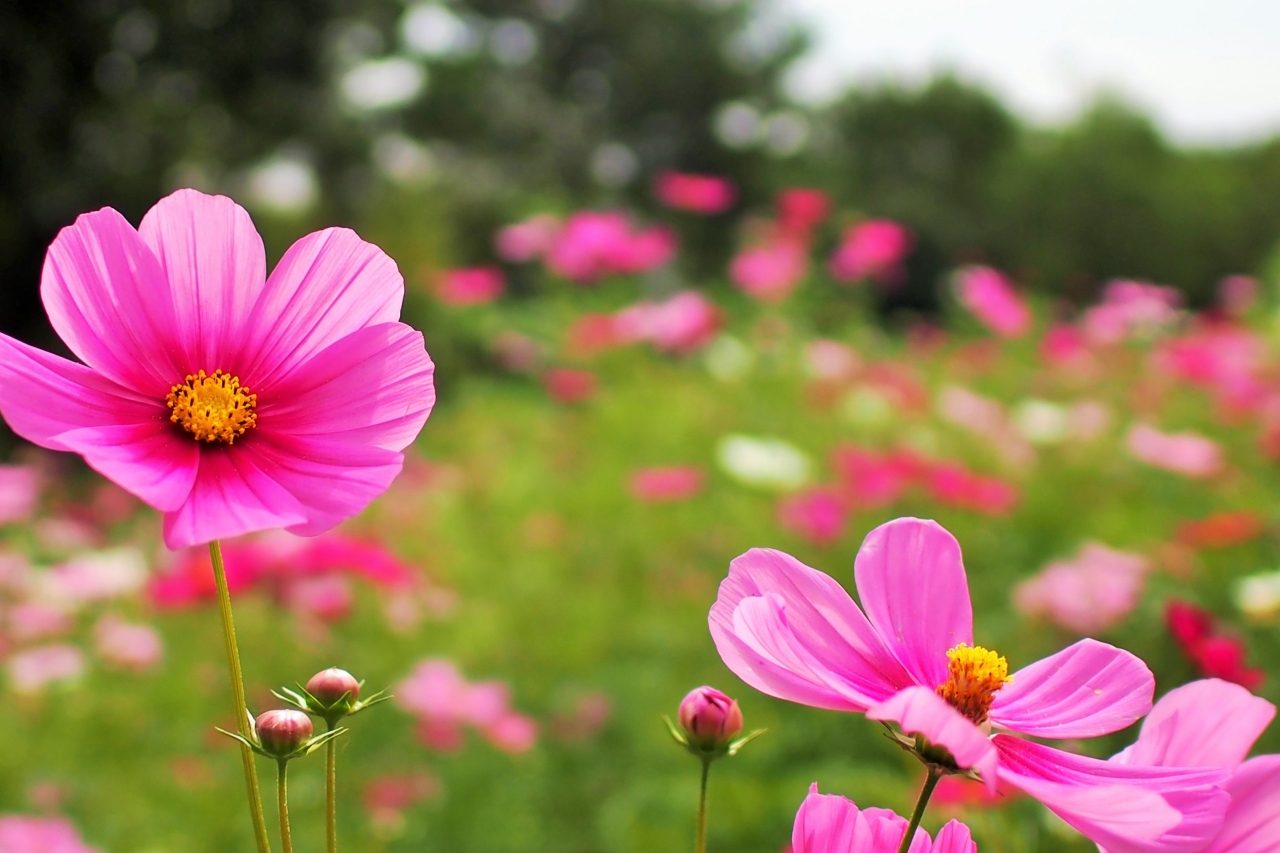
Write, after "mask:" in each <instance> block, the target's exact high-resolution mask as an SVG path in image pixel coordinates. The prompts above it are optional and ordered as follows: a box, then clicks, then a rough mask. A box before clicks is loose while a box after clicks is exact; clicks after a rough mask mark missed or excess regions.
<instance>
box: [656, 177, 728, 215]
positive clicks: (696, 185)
mask: <svg viewBox="0 0 1280 853" xmlns="http://www.w3.org/2000/svg"><path fill="white" fill-rule="evenodd" d="M653 194H654V195H655V196H657V198H658V201H660V202H662V204H663V205H665V206H666V207H669V208H671V209H672V210H687V211H689V212H690V213H700V214H702V215H704V216H710V215H712V214H716V213H724V212H725V211H726V210H728V209H729V208H730V207H732V206H733V202H734V201H735V200H736V199H737V197H738V191H737V189H736V188H735V187H734V185H733V182H732V181H730V180H729V179H728V178H722V177H720V176H718V175H694V174H690V173H688V172H671V171H667V172H662V173H660V174H659V175H658V177H657V178H655V179H654V182H653Z"/></svg>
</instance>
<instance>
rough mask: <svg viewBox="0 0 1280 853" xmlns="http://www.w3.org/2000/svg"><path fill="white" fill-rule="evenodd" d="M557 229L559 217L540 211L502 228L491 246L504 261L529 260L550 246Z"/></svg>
mask: <svg viewBox="0 0 1280 853" xmlns="http://www.w3.org/2000/svg"><path fill="white" fill-rule="evenodd" d="M559 230H560V220H559V219H557V218H556V217H554V216H552V215H551V214H549V213H540V214H538V215H537V216H531V217H529V218H528V219H526V220H524V221H523V222H517V223H515V224H514V225H508V226H507V227H506V228H503V229H502V230H501V231H499V232H498V233H497V234H496V235H495V236H494V238H493V247H494V249H495V250H496V251H497V253H498V257H500V258H502V259H503V260H504V261H511V262H512V263H521V262H523V261H531V260H533V259H534V258H537V257H541V256H542V254H543V253H545V252H546V251H547V250H548V249H549V248H551V244H552V243H553V242H554V241H555V238H556V233H557V232H558V231H559Z"/></svg>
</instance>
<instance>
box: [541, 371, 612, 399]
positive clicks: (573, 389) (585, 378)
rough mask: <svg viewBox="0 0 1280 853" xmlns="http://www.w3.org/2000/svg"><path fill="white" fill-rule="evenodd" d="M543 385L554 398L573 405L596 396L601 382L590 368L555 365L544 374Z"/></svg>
mask: <svg viewBox="0 0 1280 853" xmlns="http://www.w3.org/2000/svg"><path fill="white" fill-rule="evenodd" d="M542 386H543V387H544V388H546V389H547V393H548V394H549V395H550V396H551V399H552V400H555V401H556V402H557V403H563V404H565V405H570V406H571V405H574V404H576V403H585V402H586V401H587V400H590V399H591V398H592V397H594V396H595V394H596V391H597V390H598V389H599V387H600V383H599V382H598V381H596V375H595V374H594V373H592V372H591V371H590V370H582V369H579V368H576V367H555V368H552V369H551V370H548V371H547V372H546V373H544V374H542Z"/></svg>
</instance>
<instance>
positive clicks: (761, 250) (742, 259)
mask: <svg viewBox="0 0 1280 853" xmlns="http://www.w3.org/2000/svg"><path fill="white" fill-rule="evenodd" d="M808 272H809V253H808V250H807V249H806V248H805V246H804V244H803V243H801V242H799V241H797V240H789V239H773V240H770V241H768V242H765V243H760V244H758V245H754V246H748V247H746V248H745V249H743V250H742V251H740V252H738V254H737V255H735V256H734V258H733V261H732V262H731V263H730V265H729V278H731V279H732V280H733V283H734V284H735V285H737V287H738V289H739V290H741V291H743V292H744V293H746V294H747V295H748V296H751V297H752V298H754V299H758V300H759V301H761V302H768V303H776V302H781V301H782V300H784V299H786V298H787V297H788V296H790V295H791V291H792V290H794V289H795V287H796V285H797V284H799V283H800V282H801V280H803V279H804V277H805V276H806V275H807V274H808Z"/></svg>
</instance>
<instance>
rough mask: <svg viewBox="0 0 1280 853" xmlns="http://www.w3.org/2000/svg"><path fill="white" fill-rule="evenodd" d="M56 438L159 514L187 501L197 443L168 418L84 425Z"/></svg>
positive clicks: (197, 457) (197, 461) (197, 455)
mask: <svg viewBox="0 0 1280 853" xmlns="http://www.w3.org/2000/svg"><path fill="white" fill-rule="evenodd" d="M59 440H60V441H61V443H62V444H63V445H65V446H66V448H67V449H68V450H72V451H75V452H76V453H79V454H80V455H81V456H83V457H84V460H85V461H86V462H88V463H89V467H91V468H93V469H94V470H95V471H97V472H98V473H99V474H101V475H102V476H104V477H106V478H107V479H108V480H111V481H112V482H114V483H115V484H116V485H118V486H120V487H121V488H123V489H124V490H125V491H127V492H129V493H130V494H133V495H135V496H137V497H138V498H139V499H141V500H143V501H145V502H146V503H148V504H150V505H151V506H152V507H154V508H155V509H158V510H160V511H161V512H173V511H174V510H176V509H178V507H180V506H182V504H183V503H184V502H186V500H187V496H188V495H190V494H191V488H192V486H193V485H194V484H195V480H196V470H197V468H198V467H199V464H200V446H199V445H198V444H197V443H196V442H195V441H193V440H192V439H191V437H190V436H188V435H186V434H185V433H182V432H180V431H179V430H178V429H177V428H176V427H175V426H174V425H173V424H171V423H169V422H168V421H167V420H160V419H156V420H154V421H151V422H150V423H144V424H122V425H112V426H92V427H85V428H83V429H77V430H72V431H71V432H67V433H63V434H62V435H61V436H60V437H59Z"/></svg>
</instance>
